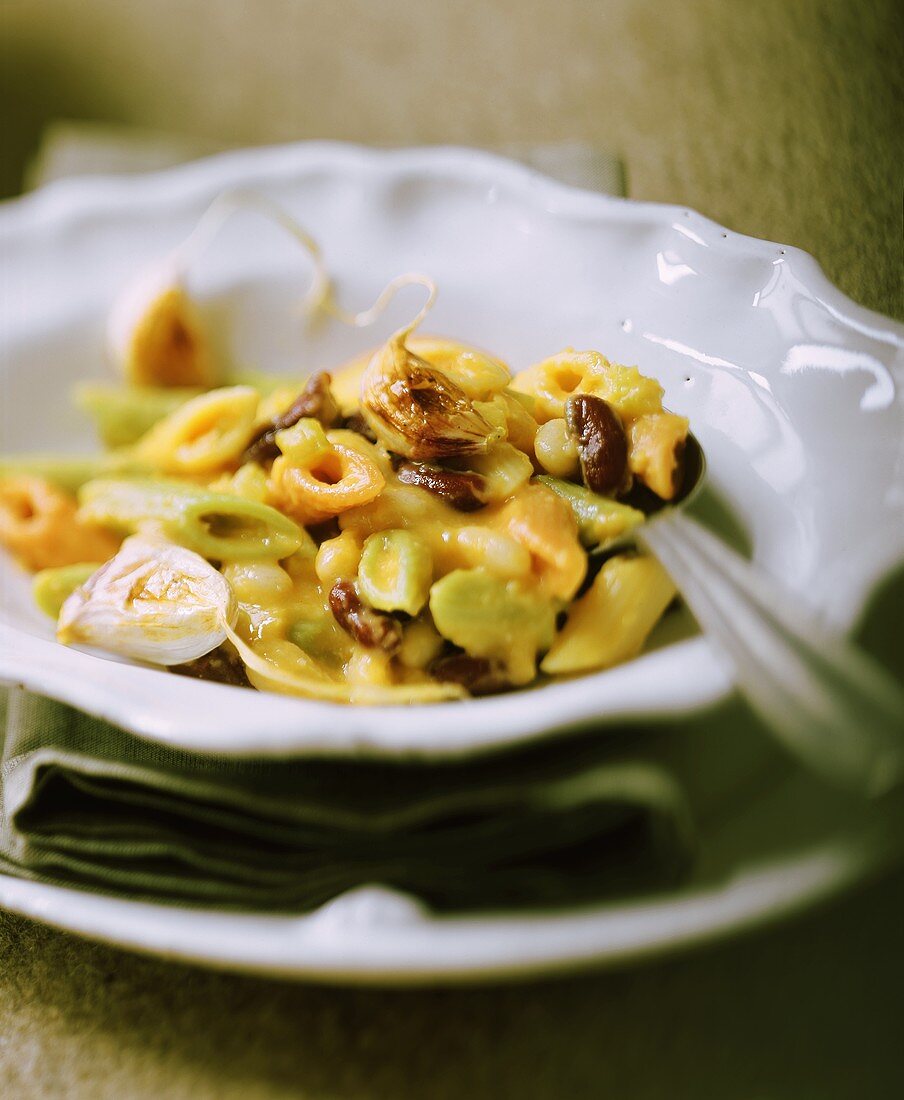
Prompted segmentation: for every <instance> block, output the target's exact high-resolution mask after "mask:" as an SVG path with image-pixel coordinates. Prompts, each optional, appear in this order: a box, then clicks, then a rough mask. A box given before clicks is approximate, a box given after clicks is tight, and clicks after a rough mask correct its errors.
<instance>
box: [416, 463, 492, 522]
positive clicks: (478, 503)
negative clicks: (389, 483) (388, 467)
mask: <svg viewBox="0 0 904 1100" xmlns="http://www.w3.org/2000/svg"><path fill="white" fill-rule="evenodd" d="M395 470H396V476H397V477H398V479H399V481H401V482H402V484H403V485H417V486H418V487H419V488H421V489H426V490H427V492H428V493H433V495H434V496H437V497H441V498H442V499H443V500H444V501H445V502H446V503H447V504H449V505H451V506H452V507H453V508H455V509H456V510H457V511H459V512H476V511H477V510H478V508H483V507H484V506H485V505H486V501H485V500H484V498H483V494H484V490H485V487H486V482H485V481H484V479H483V477H482V476H481V475H480V474H474V473H468V472H466V471H463V470H443V469H441V468H440V467H438V466H427V465H425V464H424V463H423V462H404V461H403V462H400V463H399V464H398V465H397V466H396V468H395Z"/></svg>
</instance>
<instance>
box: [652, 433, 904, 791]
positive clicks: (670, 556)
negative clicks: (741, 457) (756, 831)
mask: <svg viewBox="0 0 904 1100" xmlns="http://www.w3.org/2000/svg"><path fill="white" fill-rule="evenodd" d="M705 471H706V460H705V457H704V454H703V449H702V447H701V446H700V444H699V442H698V441H697V440H696V439H695V438H694V436H692V435H689V436H688V440H687V448H686V452H685V473H684V483H683V485H682V489H681V492H680V493H679V495H678V497H676V499H675V500H674V501H672V502H670V503H668V504H664V503H663V502H662V501H658V498H656V500H657V503H656V505H654V504H653V502H652V500H650V501H647V500H646V499H645V500H644V501H643V502H642V503H643V506H644V510H645V511H647V512H648V513H651V512H652V513H653V514H651V515H650V518H649V519H648V520H647V522H646V523H644V524H642V525H641V526H640V527H639V528H636V529H635V530H634V531H633V532H632V535H633V538H634V541H635V542H636V543H638V544H640V545H641V546H642V547H644V548H645V549H646V550H648V551H649V552H650V553H651V554H653V556H654V557H656V558H657V559H658V560H659V562H660V563H661V564H662V566H663V567H664V568H665V570H666V571H667V572H668V573H669V575H670V576H671V578H672V580H673V581H674V582H675V585H676V587H677V588H678V589H679V591H680V592H681V595H682V596H683V598H684V600H685V602H686V603H687V605H688V607H689V608H690V610H691V611H692V612H693V614H694V616H695V618H696V619H697V621H698V622H699V624H700V626H701V627H702V628H703V630H704V631H705V633H706V635H707V636H708V637H709V638H710V639H711V640H713V641H715V642H716V643H717V645H718V648H719V650H721V651H722V653H723V654H724V656H725V657H727V658H728V659H729V660H730V661H731V664H732V666H733V671H734V680H735V684H736V686H737V688H738V689H739V691H740V692H741V694H742V695H743V696H744V697H745V698H746V700H747V702H748V703H749V704H750V706H751V708H752V709H753V710H754V711H755V712H756V714H757V715H758V716H759V717H760V718H761V719H762V721H763V722H764V723H765V724H766V725H767V726H768V727H769V729H770V730H771V732H772V733H773V735H774V736H775V737H776V738H777V739H778V740H779V741H780V742H781V743H782V744H783V745H784V746H785V748H786V749H787V750H789V751H790V752H791V753H793V754H794V755H795V756H796V757H797V758H798V759H799V760H800V761H801V762H802V763H803V764H805V765H806V766H807V767H808V768H809V769H810V770H811V771H813V772H814V773H817V774H819V775H821V776H822V777H823V778H825V779H826V780H828V781H830V782H832V783H834V784H836V785H838V786H841V787H845V788H847V789H848V790H851V791H854V792H857V793H860V794H862V795H866V796H870V797H872V796H877V795H881V794H883V793H885V792H886V791H888V790H890V789H891V788H892V787H893V786H895V785H896V784H897V783H898V782H900V780H901V779H902V778H904V691H902V689H901V687H900V686H899V685H898V683H897V682H896V681H895V680H894V679H893V677H892V676H891V675H890V674H889V673H888V672H886V671H885V669H884V668H882V667H881V666H880V665H879V664H878V663H877V662H876V661H874V660H873V659H872V658H871V657H869V656H868V655H867V654H866V653H864V652H863V650H861V649H859V648H858V647H857V646H855V645H854V644H852V643H851V642H849V641H847V640H846V639H845V638H844V637H843V636H842V635H840V634H839V633H837V632H836V631H833V630H831V629H830V628H828V627H827V626H826V625H825V623H824V622H821V621H820V618H819V616H818V614H817V612H816V610H815V609H814V608H813V607H811V606H809V605H807V604H806V603H805V602H804V601H803V600H801V599H800V597H799V596H797V595H796V594H795V593H791V592H789V591H788V590H787V589H785V588H784V587H782V586H781V585H780V584H779V582H777V581H776V580H774V579H773V578H772V577H770V576H768V575H767V574H766V573H764V572H763V571H762V570H761V569H759V568H757V567H756V566H755V565H753V564H751V563H750V562H748V561H747V560H746V559H745V558H743V557H741V555H740V554H738V553H737V552H736V551H734V550H732V549H731V548H730V547H729V546H727V545H726V544H725V543H723V542H722V541H721V540H720V539H719V538H717V537H716V536H715V535H714V534H713V533H712V532H711V531H709V530H707V529H706V528H705V527H703V526H702V525H701V524H699V523H698V522H697V521H696V520H694V519H692V518H691V517H690V516H688V515H686V514H685V512H684V509H685V508H686V506H687V505H688V504H689V503H690V501H691V500H693V498H694V497H695V496H696V495H697V493H698V492H699V490H700V486H701V484H702V483H703V480H704V476H705ZM650 497H652V494H650Z"/></svg>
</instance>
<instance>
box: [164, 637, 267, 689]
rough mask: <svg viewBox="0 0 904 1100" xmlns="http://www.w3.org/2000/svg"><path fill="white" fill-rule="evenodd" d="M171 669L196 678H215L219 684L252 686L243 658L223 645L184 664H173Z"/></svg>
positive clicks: (178, 673)
mask: <svg viewBox="0 0 904 1100" xmlns="http://www.w3.org/2000/svg"><path fill="white" fill-rule="evenodd" d="M169 671H170V672H175V674H176V675H177V676H191V677H192V678H193V679H195V680H214V681H216V683H218V684H233V685H234V686H235V687H251V683H250V681H249V679H248V675H247V673H246V672H245V666H244V664H243V663H242V660H241V658H240V657H238V656H237V655H236V654H234V653H230V652H229V651H228V650H226V649H224V648H223V646H218V647H217V648H216V649H212V650H211V651H210V653H205V655H204V656H203V657H197V658H195V660H194V661H188V662H186V663H185V664H184V665H171V666H170V670H169Z"/></svg>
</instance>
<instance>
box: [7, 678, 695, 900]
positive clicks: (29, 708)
mask: <svg viewBox="0 0 904 1100" xmlns="http://www.w3.org/2000/svg"><path fill="white" fill-rule="evenodd" d="M161 675H165V673H161ZM223 690H236V691H238V690H243V689H240V688H232V689H223ZM0 708H2V709H0V729H2V730H4V731H5V734H4V738H3V755H2V770H0V774H2V785H0V869H2V870H4V871H6V872H7V873H10V874H15V875H19V876H22V877H25V878H29V879H34V880H38V881H44V882H59V883H67V884H74V885H79V886H83V887H87V888H89V889H106V890H114V891H116V892H119V893H123V894H128V895H133V896H143V897H150V898H154V899H158V900H177V901H181V902H194V903H206V904H213V905H218V906H224V907H241V908H255V909H265V908H266V909H271V908H272V909H278V910H294V911H302V910H307V909H311V908H313V907H316V906H317V905H319V904H321V903H322V902H324V901H326V900H328V899H329V898H331V897H334V896H336V895H337V894H339V893H342V892H343V891H344V890H347V889H350V888H353V887H356V886H360V885H362V884H364V883H370V882H379V883H382V884H384V885H387V886H392V887H395V888H397V889H400V890H404V891H407V892H410V893H413V894H415V895H417V896H418V897H419V898H421V899H423V900H424V901H426V902H427V903H429V904H431V905H432V906H434V907H436V908H439V909H456V908H461V907H481V908H487V907H489V908H492V907H498V906H513V905H522V904H531V905H551V904H558V903H568V902H574V901H577V900H582V899H588V898H596V897H602V896H606V895H611V894H612V893H614V892H625V891H632V892H633V891H637V890H646V889H650V888H652V887H656V886H659V885H668V884H672V883H674V882H675V881H676V880H677V878H678V877H679V876H680V875H681V874H682V872H683V871H684V870H685V868H686V867H687V864H688V861H689V859H690V856H691V853H692V849H693V842H692V831H691V828H690V817H689V813H688V808H687V805H686V801H685V798H684V795H683V793H682V790H681V787H680V785H679V784H678V783H677V782H676V781H675V780H674V779H673V778H672V777H671V776H670V775H669V773H668V772H667V771H666V770H665V769H664V768H662V767H660V766H659V765H657V764H655V763H652V762H651V761H649V760H645V759H643V758H640V757H638V756H636V755H631V754H630V753H626V751H625V746H624V743H623V741H622V740H621V739H619V738H618V737H617V736H616V737H610V736H607V737H605V738H601V737H598V736H597V737H593V736H587V735H584V736H577V737H573V738H568V739H561V740H553V741H551V742H548V743H546V744H541V745H536V746H532V747H529V748H527V749H521V750H519V751H517V752H513V751H507V752H502V753H496V754H493V755H491V756H481V757H478V758H470V759H468V760H465V761H458V762H448V763H429V764H428V763H412V762H406V763H386V762H377V761H348V760H345V761H342V760H324V759H318V760H275V761H274V760H234V759H231V758H222V757H215V756H206V755H199V754H192V753H185V752H181V751H178V750H173V749H169V748H166V747H163V746H160V745H157V744H154V743H151V742H146V741H144V740H142V739H140V738H137V737H134V736H132V735H130V734H128V733H125V732H124V731H122V730H119V729H117V728H115V727H113V726H110V725H108V724H107V723H105V722H101V721H98V720H96V719H93V718H90V717H88V716H87V715H84V714H81V713H79V712H78V711H75V710H73V709H72V708H70V707H67V706H63V705H61V704H59V703H54V702H50V701H49V700H46V699H42V698H39V697H37V696H34V695H30V694H28V693H26V692H24V691H22V690H21V689H19V688H12V689H9V690H8V691H5V692H3V691H0ZM3 711H5V713H3Z"/></svg>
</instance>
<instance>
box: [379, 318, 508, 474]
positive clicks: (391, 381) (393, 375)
mask: <svg viewBox="0 0 904 1100" xmlns="http://www.w3.org/2000/svg"><path fill="white" fill-rule="evenodd" d="M406 335H407V331H406V332H402V333H399V334H397V335H396V336H395V337H393V338H391V339H390V340H389V341H388V342H387V343H386V344H385V345H384V346H383V347H382V348H380V350H379V351H378V352H377V353H376V354H375V355H374V357H373V358H372V359H371V361H370V363H369V364H368V366H367V368H366V370H365V371H364V374H363V375H362V377H361V412H362V414H363V416H364V418H365V420H366V421H367V422H368V424H369V425H370V427H371V428H372V429H373V430H374V432H375V433H376V435H377V438H378V439H380V440H382V442H383V443H385V444H386V446H387V447H388V448H389V450H391V451H394V452H395V453H396V454H400V455H402V456H404V457H405V458H410V459H414V460H415V461H417V462H421V461H425V460H430V459H435V458H459V457H462V456H465V455H472V454H484V453H486V450H487V447H488V446H489V445H490V443H492V442H494V441H495V440H497V439H499V438H500V437H501V435H502V434H503V433H502V431H500V430H499V429H498V428H495V427H494V426H493V425H492V424H490V423H489V422H488V421H487V420H486V418H485V417H484V416H483V415H482V414H481V413H479V412H478V411H477V410H476V409H475V408H474V406H473V404H472V403H471V400H470V398H469V397H468V395H467V394H466V393H465V391H464V390H463V389H462V388H461V387H460V386H458V385H457V384H456V383H455V382H453V381H452V379H451V378H450V377H449V376H448V375H447V374H444V373H443V372H442V371H439V370H436V369H435V368H434V367H432V366H431V365H430V364H429V363H428V362H427V361H426V360H425V359H422V358H421V357H420V356H419V355H415V354H414V352H412V351H411V350H410V349H409V348H408V347H406V345H405V336H406Z"/></svg>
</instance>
